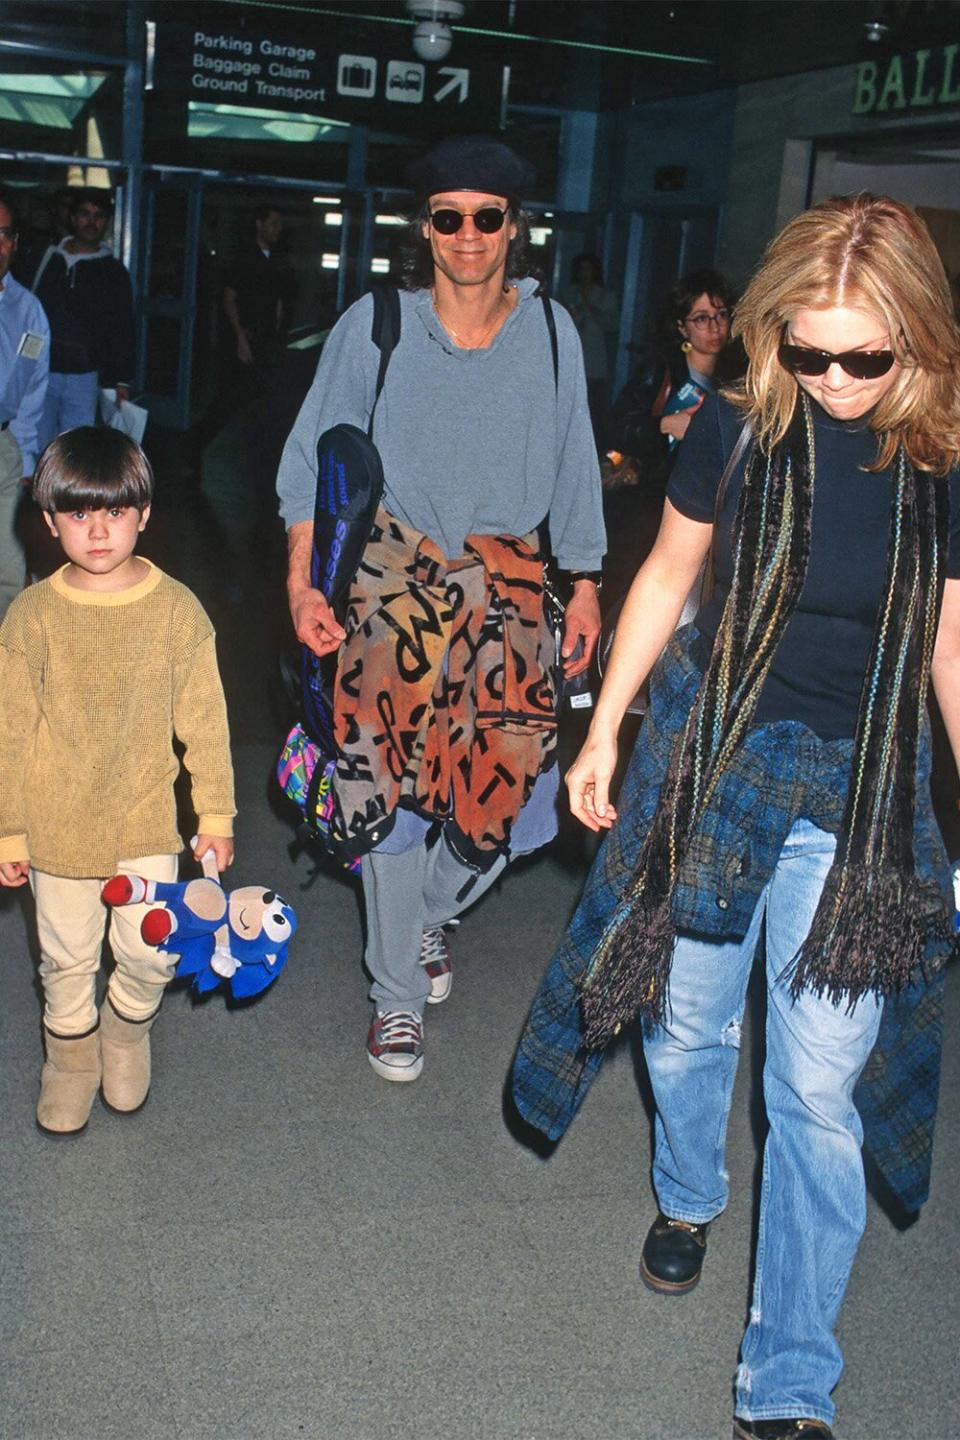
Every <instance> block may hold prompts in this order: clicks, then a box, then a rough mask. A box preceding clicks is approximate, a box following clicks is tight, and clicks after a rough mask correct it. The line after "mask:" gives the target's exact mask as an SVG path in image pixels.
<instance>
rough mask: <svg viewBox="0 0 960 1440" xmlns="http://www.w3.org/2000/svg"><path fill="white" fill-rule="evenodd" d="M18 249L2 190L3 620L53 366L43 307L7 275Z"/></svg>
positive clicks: (17, 566) (19, 574) (18, 561)
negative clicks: (23, 489)
mask: <svg viewBox="0 0 960 1440" xmlns="http://www.w3.org/2000/svg"><path fill="white" fill-rule="evenodd" d="M16 250H17V217H16V213H15V211H14V208H13V203H12V201H11V200H10V198H9V197H8V196H7V195H6V194H5V193H4V192H3V191H2V190H0V620H2V619H3V617H4V615H5V614H6V610H7V606H8V605H9V604H10V601H11V600H12V599H13V598H14V596H15V595H16V594H17V593H18V591H20V590H22V589H23V582H24V580H25V579H26V571H25V566H24V558H23V551H22V549H21V548H20V544H19V542H18V541H17V538H16V536H15V535H14V533H13V522H14V516H15V514H16V509H17V501H18V499H19V497H20V482H21V480H22V479H23V477H24V476H25V475H32V474H33V466H34V462H35V460H36V458H37V456H36V452H37V426H38V423H39V420H40V414H41V411H42V410H43V402H44V397H45V395H46V392H47V374H48V371H49V365H50V326H49V325H48V324H47V317H46V315H45V314H44V313H43V306H42V305H41V304H40V302H39V300H37V298H36V297H35V296H34V295H31V293H30V291H29V290H25V289H24V288H23V286H22V285H21V284H19V282H18V281H16V280H14V278H13V276H12V275H11V274H10V273H9V272H10V264H11V261H12V260H13V257H14V255H15V254H16Z"/></svg>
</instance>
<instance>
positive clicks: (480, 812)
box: [278, 136, 605, 1081]
mask: <svg viewBox="0 0 960 1440" xmlns="http://www.w3.org/2000/svg"><path fill="white" fill-rule="evenodd" d="M534 178H535V177H534V172H533V170H532V169H531V167H530V166H529V165H528V164H527V162H526V161H524V160H522V159H521V158H520V157H519V156H518V155H516V154H514V152H513V151H512V150H511V149H510V148H509V147H508V146H506V145H504V144H503V143H502V141H500V140H497V139H493V138H488V137H484V136H463V137H451V138H449V139H446V140H443V141H441V142H440V143H439V144H437V145H435V146H434V147H433V148H432V149H431V150H430V151H428V153H427V154H426V155H424V156H423V157H422V159H420V160H418V161H417V162H416V163H415V164H414V165H412V166H411V167H410V169H409V171H408V172H407V179H408V183H409V184H410V187H411V189H412V190H413V191H414V192H415V195H416V197H417V208H416V211H415V214H414V216H413V218H412V219H411V223H410V226H409V230H408V234H407V237H406V243H405V245H404V247H403V251H402V255H401V268H402V277H403V289H402V291H401V293H400V297H399V300H400V338H399V343H398V344H397V347H396V349H395V350H394V352H393V354H392V356H391V358H390V361H389V365H388V368H387V372H386V377H385V380H384V384H383V389H382V392H381V393H380V396H379V399H377V398H376V396H377V389H376V385H377V375H378V370H379V359H380V355H379V351H378V348H377V345H376V343H375V341H374V338H373V336H372V332H371V323H372V319H373V304H372V298H371V297H370V296H369V295H367V296H365V297H364V298H363V299H362V300H360V301H358V302H357V303H356V304H355V305H354V306H352V307H351V308H350V309H349V310H348V311H347V312H346V314H345V315H344V316H343V317H342V318H341V319H340V321H339V322H338V323H337V325H336V326H335V327H334V329H333V331H332V332H331V334H330V337H329V339H328V340H327V343H326V345H325V347H324V351H323V354H322V356H321V359H320V364H319V366H318V369H317V375H316V379H315V381H314V384H313V387H312V388H311V390H310V393H309V394H308V396H307V399H306V400H305V402H304V405H303V408H302V410H301V412H300V415H299V417H298V419H297V422H296V424H295V426H294V428H293V431H292V432H291V434H290V437H289V439H288V441H287V444H286V447H285V449H284V454H283V459H282V462H281V466H280V474H279V478H278V490H279V493H280V499H281V512H282V514H283V516H284V519H285V521H286V524H287V527H288V535H289V544H290V572H289V582H288V589H289V597H290V611H291V615H292V617H293V622H294V627H295V629H296V633H297V635H298V637H299V639H300V640H301V641H302V642H303V643H304V644H305V645H308V646H309V647H310V648H311V649H312V650H313V651H314V652H315V654H317V655H325V654H330V653H332V652H334V651H339V652H340V654H339V659H338V671H337V680H336V684H335V689H334V731H335V739H336V744H337V747H338V754H337V766H336V770H335V772H334V775H333V779H332V786H331V790H332V800H333V818H332V826H331V828H332V843H333V847H334V849H335V851H336V852H337V853H339V854H341V855H342V856H343V858H346V859H353V858H355V857H357V856H359V857H360V859H361V875H362V878H363V889H364V902H365V907H366V919H367V946H366V951H365V956H364V959H365V963H366V967H367V970H368V971H369V973H370V975H371V977H372V980H373V984H372V987H371V992H370V993H371V998H372V999H373V1002H374V1014H373V1019H372V1023H371V1025H370V1031H369V1034H368V1037H367V1054H368V1058H369V1060H370V1063H371V1065H372V1066H373V1067H374V1069H375V1070H376V1072H377V1073H378V1074H379V1075H381V1076H382V1077H383V1078H384V1079H386V1080H400V1081H407V1080H414V1079H416V1077H417V1076H418V1075H419V1074H420V1072H421V1069H422V1067H423V1014H424V1006H425V1005H428V1004H438V1003H439V1002H440V1001H443V1000H445V999H446V998H447V996H448V995H449V993H450V987H451V983H452V968H451V962H450V955H449V952H448V949H447V945H446V940H445V935H444V928H445V927H446V926H447V925H448V924H449V923H450V922H451V921H454V920H455V919H456V917H457V916H458V914H459V913H460V912H461V911H462V910H464V909H465V908H466V907H467V906H468V905H469V904H472V902H473V901H474V900H476V899H477V898H479V896H480V895H482V894H483V893H484V891H485V890H487V889H488V888H489V887H490V885H491V884H492V883H493V881H494V879H495V878H496V877H497V875H499V874H500V873H501V871H502V870H503V868H504V867H505V865H506V864H507V863H508V861H509V860H510V859H511V858H512V857H514V856H516V855H518V854H524V853H529V852H530V851H532V850H535V849H537V848H538V847H539V846H540V845H542V844H544V843H546V841H548V840H549V839H551V838H552V836H553V835H554V834H555V832H556V799H557V790H558V780H557V767H556V765H555V764H553V763H552V758H553V748H554V742H555V735H556V715H555V697H554V687H553V679H552V675H551V661H552V659H553V656H552V641H551V634H550V631H549V627H548V626H547V625H546V623H545V621H544V617H543V603H542V598H543V597H542V569H543V566H542V556H541V553H540V545H539V540H538V536H537V533H536V532H537V529H538V527H539V526H540V525H541V524H542V522H544V521H546V522H547V525H548V528H549V533H550V544H551V548H552V550H553V553H554V555H555V556H556V558H557V562H558V564H559V565H560V567H561V568H562V569H565V570H567V571H570V572H572V599H571V601H570V603H569V605H568V607H567V610H566V615H565V629H564V640H563V654H564V657H565V665H564V669H565V671H566V674H567V675H568V676H574V675H577V674H579V673H581V672H582V671H584V670H585V669H586V667H587V666H588V665H589V663H590V660H591V657H592V655H593V651H594V648H595V645H596V640H597V635H598V633H599V628H600V614H599V606H598V603H597V571H598V570H599V566H600V562H601V559H602V557H603V552H604V545H605V537H604V529H603V517H602V509H601V501H600V485H599V472H598V466H597V458H596V451H595V448H594V444H593V438H592V431H591V426H590V417H589V411H588V408H587V396H586V384H585V380H584V374H583V356H582V352H581V348H580V340H579V337H578V335H577V332H576V330H575V328H574V326H573V322H572V321H571V319H570V317H569V315H568V314H567V312H566V311H565V310H563V309H562V307H560V306H557V307H553V306H552V305H551V304H550V302H549V301H546V300H545V299H543V298H542V297H541V295H540V287H539V285H538V282H537V280H536V279H535V278H533V277H532V276H531V274H530V270H531V265H530V257H529V253H528V229H527V222H526V218H525V216H524V214H523V211H522V209H521V208H520V200H521V197H522V195H523V194H524V193H525V192H527V191H529V189H530V187H531V186H532V185H533V183H534ZM374 407H375V408H374ZM372 413H373V415H374V421H373V432H372V433H373V440H374V442H375V444H376V446H377V448H378V450H379V452H380V456H381V459H382V461H383V470H384V477H385V484H384V494H383V505H382V508H381V511H380V513H379V515H378V517H377V522H376V524H375V525H374V527H373V532H372V534H371V537H370V540H369V541H368V543H367V548H366V551H365V553H364V560H363V563H362V565H361V568H360V569H359V570H358V571H357V574H356V576H355V577H354V581H353V585H352V587H351V593H350V599H349V604H348V606H347V611H346V615H345V617H344V623H343V624H342V625H341V624H340V623H339V622H338V620H337V617H336V616H335V615H334V613H333V611H332V610H331V609H330V607H329V606H328V605H327V603H326V601H325V599H324V597H323V595H322V594H321V593H320V592H319V591H318V590H316V589H314V588H313V587H312V586H311V582H310V557H311V549H312V544H313V512H314V497H315V491H316V484H317V458H316V451H317V440H318V437H319V436H320V435H321V434H322V433H323V432H324V431H325V430H326V429H328V428H329V427H331V426H333V425H337V424H344V423H347V424H352V425H356V426H358V427H359V428H360V429H362V430H364V431H366V429H367V426H368V424H369V422H370V417H371V414H372ZM575 651H576V652H577V654H576V658H575V657H574V652H575ZM434 823H438V824H439V828H440V835H439V838H438V839H437V840H436V843H435V844H433V845H432V846H428V832H429V830H430V828H431V826H432V825H433V824H434ZM504 949H505V956H504V958H507V956H508V952H509V945H508V944H505V947H504Z"/></svg>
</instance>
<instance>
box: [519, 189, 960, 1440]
mask: <svg viewBox="0 0 960 1440" xmlns="http://www.w3.org/2000/svg"><path fill="white" fill-rule="evenodd" d="M736 329H737V330H738V331H739V332H740V333H741V334H742V336H743V340H744V343H745V346H746V350H747V353H748V356H749V368H748V371H747V375H746V379H745V382H744V386H743V388H742V390H741V391H740V392H739V393H737V394H735V395H733V396H731V397H730V398H727V399H716V398H712V399H709V400H708V401H707V402H706V403H705V404H704V406H703V408H702V410H701V411H700V412H699V414H698V415H697V416H696V417H695V419H694V420H693V422H692V423H691V425H690V428H689V431H688V433H687V436H686V439H685V440H684V444H683V446H682V447H681V450H680V458H679V460H678V463H677V466H676V468H675V470H674V472H673V475H672V477H671V480H670V485H669V487H668V490H667V503H666V508H665V513H664V518H663V524H662V527H661V530H660V533H659V536H658V539H657V542H656V545H655V547H654V549H653V551H652V553H651V555H650V557H649V559H648V560H647V561H646V563H645V564H644V566H643V567H642V569H641V570H640V572H639V574H638V575H637V578H636V580H635V582H634V584H633V587H632V589H631V591H630V594H629V597H628V600H627V602H626V605H625V607H624V610H623V615H622V619H621V622H620V624H619V626H618V630H617V640H616V644H615V647H614V650H613V654H612V657H611V661H610V665H609V669H608V673H607V676H606V678H605V681H604V685H603V691H602V694H601V696H600V699H599V702H598V705H597V708H596V712H595V716H594V720H593V723H592V725H591V727H590V732H589V735H588V737H587V741H586V743H585V745H584V748H583V750H582V751H581V753H580V755H579V756H578V758H577V760H576V762H575V763H574V765H573V767H572V768H571V770H570V771H569V773H568V776H567V783H568V787H569V791H570V804H571V808H572V810H573V812H574V814H575V815H577V817H578V818H579V819H580V820H581V821H582V822H583V823H584V824H585V825H586V826H588V827H589V828H590V829H592V830H605V831H608V832H609V833H608V835H607V836H606V839H605V843H604V845H603V847H602V848H601V852H600V854H599V856H598V859H597V862H596V865H595V867H594V870H593V872H592V874H591V876H590V879H589V881H588V885H587V890H586V893H585V895H584V897H583V900H582V901H581V904H580V907H579V909H578V911H577V914H576V915H575V917H574V919H573V921H572V923H571V926H570V929H569V931H568V933H567V936H566V937H565V940H564V943H563V945H562V946H561V949H560V951H559V952H558V954H557V955H556V956H555V957H554V960H553V962H552V964H551V966H550V969H549V970H548V973H547V976H546V978H545V980H544V983H543V986H542V987H541V991H540V993H539V994H538V996H537V999H536V1000H535V1002H534V1006H533V1009H532V1011H531V1014H530V1018H529V1020H528V1023H527V1028H526V1030H525V1032H524V1035H523V1038H522V1040H521V1044H520V1050H519V1052H518V1058H517V1062H516V1067H515V1074H514V1091H515V1095H516V1098H517V1103H518V1105H519V1107H520V1109H521V1111H522V1113H523V1114H524V1115H525V1116H526V1117H527V1118H528V1119H529V1120H530V1121H531V1122H532V1123H533V1124H535V1125H537V1126H538V1127H539V1128H541V1129H543V1130H544V1131H545V1132H546V1133H548V1134H550V1135H551V1136H553V1137H556V1136H558V1135H560V1134H561V1133H562V1132H563V1130H564V1129H565V1127H566V1125H567V1124H568V1123H569V1121H570V1119H571V1118H572V1115H573V1113H574V1112H575V1110H576V1108H577V1106H578V1105H579V1103H580V1101H581V1099H582V1097H583V1094H584V1093H585V1091H586V1088H587V1086H588V1085H589V1082H590V1079H591V1077H592V1075H593V1074H594V1073H595V1071H596V1068H597V1066H598V1064H599V1060H600V1056H601V1053H602V1049H603V1047H604V1046H605V1045H606V1043H607V1042H608V1041H609V1039H610V1038H611V1037H612V1036H613V1035H614V1034H615V1033H616V1032H617V1031H618V1030H619V1029H620V1027H621V1025H623V1024H624V1023H626V1022H627V1021H629V1020H631V1019H632V1018H633V1017H634V1016H637V1015H639V1017H640V1018H641V1020H642V1023H643V1036H644V1049H645V1054H646V1060H647V1065H648V1069H649V1073H650V1079H651V1083H652V1086H653V1093H654V1098H655V1103H656V1117H655V1151H654V1156H653V1167H652V1173H653V1184H654V1189H655V1191H656V1194H657V1200H658V1204H659V1214H658V1215H657V1218H656V1219H655V1221H654V1222H653V1224H652V1226H651V1228H650V1230H649V1232H648V1235H647V1238H646V1241H645V1244H644V1247H643V1252H642V1255H641V1260H640V1273H641V1278H642V1279H643V1281H644V1283H645V1284H646V1285H647V1286H648V1287H649V1288H650V1289H651V1290H654V1291H656V1292H659V1293H660V1294H665V1295H679V1294H682V1293H684V1292H687V1291H690V1290H692V1289H693V1287H694V1286H695V1285H696V1284H697V1282H698V1280H699V1278H700V1272H701V1267H702V1265H703V1261H704V1257H705V1254H706V1246H707V1229H708V1226H709V1224H710V1222H711V1221H712V1220H713V1219H715V1217H716V1216H718V1215H719V1214H720V1213H721V1212H722V1211H723V1209H724V1207H725V1205H726V1202H727V1174H726V1170H725V1168H724V1142H725V1133H726V1122H727V1113H728V1109H729V1105H730V1096H731V1091H732V1086H733V1079H734V1074H735V1071H736V1064H737V1057H738V1047H739V1037H740V1022H741V1018H742V1015H743V1009H744V997H745V992H746V986H747V981H748V977H749V974H750V970H751V967H752V964H753V961H754V955H755V951H756V950H757V945H758V940H759V939H760V936H761V932H762V934H763V937H764V944H763V946H762V947H761V949H762V953H763V963H764V965H765V972H766V984H767V1034H766V1059H765V1067H764V1096H765V1102H766V1108H767V1116H768V1120H769V1134H768V1137H767V1140H766V1143H765V1150H764V1166H763V1181H762V1186H761V1196H760V1228H759V1237H758V1242H757V1256H756V1271H755V1280H754V1291H753V1299H752V1304H751V1308H750V1316H749V1323H748V1325H747V1328H746V1332H745V1334H744V1337H743V1340H742V1345H741V1352H740V1365H739V1369H738V1371H737V1379H736V1391H735V1415H734V1422H733V1433H734V1436H735V1437H738V1440H787V1437H790V1440H829V1437H831V1436H832V1430H831V1428H830V1427H831V1425H832V1423H833V1417H834V1404H833V1400H832V1398H831V1397H832V1392H833V1390H834V1387H835V1386H836V1384H837V1381H838V1379H839V1377H840V1372H841V1369H842V1357H841V1353H840V1349H839V1346H838V1344H837V1341H836V1338H835V1335H834V1325H835V1321H836V1317H837V1313H838V1310H839V1307H840V1303H841V1300H842V1297H843V1293H844V1290H845V1288H846V1284H847V1280H848V1277H849V1274H850V1269H851V1266H852V1264H853V1259H854V1256H855V1254H856V1250H857V1245H858V1243H859V1240H860V1236H861V1233H862V1230H863V1226H864V1223H865V1187H864V1176H863V1166H862V1160H861V1141H862V1140H863V1138H864V1128H865V1127H866V1139H867V1143H868V1146H870V1148H871V1149H872V1152H873V1154H874V1157H875V1158H876V1160H877V1162H878V1164H879V1166H880V1169H881V1173H882V1174H883V1175H884V1177H885V1179H886V1180H887V1182H888V1184H889V1185H890V1187H891V1189H892V1190H893V1192H894V1194H895V1195H896V1196H897V1198H898V1199H899V1200H900V1202H901V1203H902V1204H903V1205H904V1206H905V1207H907V1208H908V1209H913V1210H915V1209H917V1208H919V1206H920V1204H922V1202H923V1200H924V1199H925V1197H926V1193H927V1185H928V1179H929V1158H930V1145H931V1139H932V1126H933V1115H934V1111H935V1106H936V1073H937V1066H938V1062H939V1048H938V1047H939V1014H940V1010H939V1007H940V1005H941V1003H942V968H943V963H944V959H945V956H946V954H947V953H948V951H949V948H950V943H951V926H950V918H951V917H950V883H949V867H948V865H947V859H946V854H945V852H944V850H943V845H942V842H941V841H940V837H939V835H938V833H937V831H936V827H935V824H934V821H933V816H932V811H931V805H930V797H929V787H928V784H927V781H928V777H929V768H930V746H929V735H928V730H927V720H926V697H927V691H928V685H929V684H930V683H931V682H932V685H933V689H934V691H935V693H936V696H937V700H938V701H939V704H940V708H941V711H942V713H943V717H944V720H945V723H946V728H947V733H948V735H949V737H950V741H951V745H952V748H953V751H954V755H955V757H960V473H958V471H957V468H956V467H957V464H958V460H960V399H958V396H960V337H958V332H957V329H956V326H955V323H954V320H953V311H952V306H951V304H950V295H949V290H948V288H947V283H946V279H945V277H944V273H943V268H942V266H941V264H940V261H939V259H938V257H937V254H936V251H935V250H934V247H933V245H932V243H931V240H930V237H929V235H928V233H927V231H926V228H925V227H924V225H923V223H922V222H921V221H920V220H919V218H918V217H917V216H916V215H915V214H914V213H913V211H911V210H909V209H908V208H907V207H906V206H903V205H900V204H898V203H897V202H896V201H893V200H889V199H885V198H883V197H876V196H872V195H866V194H864V195H858V196H853V197H843V198H838V199H833V200H828V201H825V202H823V203H822V204H820V205H817V206H815V207H814V208H813V209H811V210H808V211H807V212H806V213H804V214H802V215H800V216H798V217H797V218H796V219H795V220H793V221H791V222H790V224H789V225H787V227H786V228H785V229H784V230H783V231H782V232H781V234H780V235H779V236H778V237H777V238H776V239H775V240H774V241H773V242H772V244H771V245H770V247H769V249H768V251H767V253H766V255H765V256H764V259H763V261H762V263H761V266H760V268H759V270H758V272H757V274H756V275H755V277H754V279H753V280H752V282H751V284H750V286H749V287H748V289H747V292H746V294H745V295H744V297H743V300H742V302H741V304H740V307H739V308H738V311H737V320H736ZM744 423H746V424H747V425H749V426H750V427H751V428H750V435H751V440H750V444H749V445H748V446H747V447H746V454H745V458H744V459H741V460H740V461H739V463H737V464H736V465H734V466H732V467H731V470H730V473H729V475H728V477H727V482H726V484H725V486H724V487H723V489H722V491H721V493H720V496H719V501H718V490H720V489H721V487H720V481H721V475H722V472H723V471H724V467H725V464H726V462H727V461H728V459H729V457H730V456H731V454H732V452H733V451H734V449H735V446H736V443H737V439H738V435H739V434H740V432H741V430H742V428H743V426H744ZM711 544H713V545H714V559H715V565H716V580H717V583H716V588H715V591H714V594H713V597H712V599H710V600H709V601H708V602H707V603H706V604H705V605H703V606H702V608H701V609H700V611H699V613H698V614H697V616H696V619H695V621H694V623H693V624H692V625H690V626H687V627H685V628H684V629H682V630H680V631H679V632H678V633H677V634H676V635H674V634H673V629H674V626H675V624H676V622H677V618H678V616H679V614H680V610H681V606H682V604H683V600H684V596H685V595H686V593H687V591H688V589H689V587H690V584H691V582H692V580H693V578H694V576H695V575H696V573H697V571H698V569H699V567H700V565H701V564H702V563H703V561H704V558H705V557H706V555H707V553H708V550H709V549H710V547H711ZM664 646H666V647H667V648H666V651H665V653H664V654H663V657H662V658H661V659H660V660H659V663H657V662H658V656H660V654H661V651H663V650H664ZM651 669H653V675H652V679H651V687H650V688H651V702H650V713H649V715H648V718H647V721H646V722H645V724H644V728H643V730H642V731H641V735H640V739H639V742H638V745H637V748H636V751H635V753H634V756H633V759H632V761H631V765H630V769H629V771H628V775H627V778H626V781H625V783H624V786H623V790H622V793H621V796H620V800H619V804H618V807H617V809H615V808H614V806H613V805H612V804H611V801H610V795H609V787H610V782H611V777H612V775H613V770H614V764H615V760H616V747H617V731H618V728H619V724H620V720H621V718H622V716H623V713H624V710H625V708H626V705H627V704H628V702H629V700H630V698H631V697H632V696H633V695H634V694H635V693H636V690H637V687H638V686H639V684H640V683H641V682H642V681H643V679H644V678H645V677H646V675H647V673H648V671H650V670H651ZM618 811H619V814H618ZM871 1057H872V1058H871ZM858 1082H859V1088H858V1089H857V1098H856V1103H855V1101H854V1090H855V1088H856V1087H857V1086H858ZM907 1100H909V1102H910V1109H909V1115H908V1118H907V1119H906V1120H904V1116H905V1115H907V1110H906V1108H905V1102H906V1101H907Z"/></svg>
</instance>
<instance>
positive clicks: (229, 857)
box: [193, 835, 233, 871]
mask: <svg viewBox="0 0 960 1440" xmlns="http://www.w3.org/2000/svg"><path fill="white" fill-rule="evenodd" d="M208 850H212V851H213V855H214V858H215V859H216V862H217V869H218V870H220V871H223V870H226V869H227V867H228V866H230V865H232V864H233V841H232V840H231V839H229V838H228V837H227V836H226V835H198V836H197V838H196V839H195V840H194V842H193V858H194V860H200V861H201V862H202V860H203V857H204V855H206V853H207V851H208Z"/></svg>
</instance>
